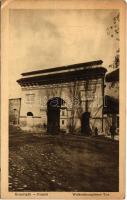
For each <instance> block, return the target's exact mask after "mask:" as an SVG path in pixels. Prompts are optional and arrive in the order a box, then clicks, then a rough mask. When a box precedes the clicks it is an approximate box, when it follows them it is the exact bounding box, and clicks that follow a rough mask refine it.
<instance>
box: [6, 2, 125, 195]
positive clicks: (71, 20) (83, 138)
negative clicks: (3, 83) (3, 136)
mask: <svg viewBox="0 0 127 200" xmlns="http://www.w3.org/2000/svg"><path fill="white" fill-rule="evenodd" d="M31 2H33V1H31ZM119 2H122V1H119ZM75 5H77V4H75ZM5 6H6V5H5ZM120 19H121V12H120V9H119V8H109V9H108V7H107V8H105V9H104V8H102V9H100V8H91V9H87V7H86V8H85V7H82V8H81V7H80V8H78V9H77V8H76V6H72V7H71V9H68V8H67V7H66V6H65V7H61V8H59V9H58V8H57V7H55V6H54V7H53V6H52V8H50V7H49V8H48V7H46V8H45V9H42V8H39V9H38V8H23V7H22V6H21V7H18V9H17V8H13V7H11V8H10V9H9V10H8V22H9V23H8V57H7V61H8V63H7V68H6V69H7V70H6V72H7V73H6V75H7V85H8V86H7V88H6V92H7V95H6V96H7V101H6V102H8V106H7V113H8V114H7V116H8V117H7V118H8V121H7V124H6V125H7V126H6V128H7V129H8V136H7V141H8V143H6V144H8V164H7V166H8V167H7V171H8V172H7V173H8V175H7V176H8V178H7V190H8V192H10V193H15V195H16V194H17V197H19V196H20V194H21V195H22V194H23V193H24V194H25V195H26V197H27V194H31V193H35V194H34V195H35V196H38V197H39V195H41V192H43V194H45V193H46V192H48V193H50V192H73V197H75V198H77V196H80V198H81V197H84V196H82V195H83V194H85V193H89V195H90V194H93V192H94V193H96V195H98V196H99V195H100V196H99V197H100V198H102V197H103V198H104V197H106V196H107V198H109V196H110V192H113V193H115V192H116V193H119V192H120V157H121V156H120V148H119V142H120V138H121V134H124V132H123V133H121V131H120V120H119V118H120V111H119V110H120V109H119V108H120V101H121V98H120V90H119V88H120V80H121V79H120V73H121V71H122V70H124V68H123V67H121V63H122V61H121V60H122V59H121V55H120V54H121V45H120V43H121V37H120ZM123 105H124V104H123ZM123 145H124V143H123ZM102 192H103V196H101V194H102ZM48 193H47V194H48ZM18 195H19V196H18ZM28 196H29V195H28ZM32 197H33V196H32ZM73 197H72V198H73ZM87 197H88V196H87ZM29 198H30V197H29ZM96 198H98V197H97V196H96Z"/></svg>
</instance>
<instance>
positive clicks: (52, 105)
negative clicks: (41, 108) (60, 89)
mask: <svg viewBox="0 0 127 200" xmlns="http://www.w3.org/2000/svg"><path fill="white" fill-rule="evenodd" d="M63 104H64V100H63V99H61V98H60V97H54V98H52V99H50V100H49V101H48V103H47V132H48V133H49V134H51V135H55V134H58V133H59V132H60V108H61V106H62V105H63Z"/></svg>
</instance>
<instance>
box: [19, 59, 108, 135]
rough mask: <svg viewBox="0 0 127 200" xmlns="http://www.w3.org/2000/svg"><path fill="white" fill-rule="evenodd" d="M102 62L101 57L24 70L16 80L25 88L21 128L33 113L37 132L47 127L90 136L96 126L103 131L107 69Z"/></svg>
mask: <svg viewBox="0 0 127 200" xmlns="http://www.w3.org/2000/svg"><path fill="white" fill-rule="evenodd" d="M102 63H103V62H102V61H101V60H98V61H92V62H87V63H79V64H73V65H68V66H62V67H56V68H50V69H44V70H39V71H32V72H27V73H23V74H22V78H21V79H19V80H18V81H17V82H18V83H19V84H20V86H21V88H22V100H21V111H20V127H21V128H23V129H25V127H27V115H26V114H27V113H28V112H31V113H34V116H32V120H33V126H32V129H33V131H34V133H35V132H46V130H47V131H48V133H50V134H56V133H60V132H61V131H64V132H66V133H68V134H69V133H72V132H73V133H74V134H82V135H89V130H90V129H93V130H94V127H97V128H98V130H100V131H103V128H104V120H103V119H104V118H103V107H104V78H105V73H106V71H107V70H106V69H105V68H104V67H102V66H101V65H102ZM64 104H66V106H65V105H64ZM89 127H90V128H89ZM86 130H87V131H86Z"/></svg>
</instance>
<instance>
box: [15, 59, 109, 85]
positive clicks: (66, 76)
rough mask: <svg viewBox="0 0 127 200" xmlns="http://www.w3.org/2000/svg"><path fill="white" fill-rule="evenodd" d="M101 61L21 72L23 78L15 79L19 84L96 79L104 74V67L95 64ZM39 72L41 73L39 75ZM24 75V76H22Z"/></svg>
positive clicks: (43, 83)
mask: <svg viewBox="0 0 127 200" xmlns="http://www.w3.org/2000/svg"><path fill="white" fill-rule="evenodd" d="M100 64H102V61H93V62H88V63H79V64H74V65H69V66H65V67H59V68H52V69H46V70H39V71H34V72H33V71H32V72H28V73H23V74H22V75H23V78H21V79H19V80H17V82H18V83H19V84H20V85H21V86H26V85H34V84H38V85H45V84H46V85H47V84H56V83H66V82H72V81H76V80H88V79H97V78H101V77H104V76H105V73H106V71H107V70H106V69H105V68H104V67H100V66H97V65H100ZM40 74H41V75H40ZM24 76H25V77H24Z"/></svg>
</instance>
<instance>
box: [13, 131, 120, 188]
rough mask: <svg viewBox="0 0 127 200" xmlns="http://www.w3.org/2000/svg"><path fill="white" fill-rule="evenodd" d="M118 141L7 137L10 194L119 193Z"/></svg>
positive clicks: (81, 138)
mask: <svg viewBox="0 0 127 200" xmlns="http://www.w3.org/2000/svg"><path fill="white" fill-rule="evenodd" d="M118 148H119V145H118V142H116V141H110V140H106V139H100V138H83V137H76V136H75V137H73V136H69V137H67V136H43V137H35V136H32V135H31V134H23V133H18V132H15V133H14V134H11V135H10V147H9V191H33V192H36V191H42V192H43V191H80V192H81V191H83V192H101V191H103V192H111V191H112V192H115V191H118V186H119V181H118V176H119V173H118V160H119V156H118Z"/></svg>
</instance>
